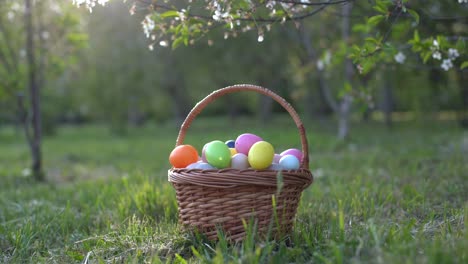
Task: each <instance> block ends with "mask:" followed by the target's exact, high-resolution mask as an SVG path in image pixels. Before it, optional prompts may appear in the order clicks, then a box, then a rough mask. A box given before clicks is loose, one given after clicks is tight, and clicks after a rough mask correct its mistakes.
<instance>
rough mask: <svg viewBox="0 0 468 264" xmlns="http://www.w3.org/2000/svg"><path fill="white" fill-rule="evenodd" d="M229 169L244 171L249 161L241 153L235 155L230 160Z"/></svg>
mask: <svg viewBox="0 0 468 264" xmlns="http://www.w3.org/2000/svg"><path fill="white" fill-rule="evenodd" d="M231 168H233V169H238V170H246V169H248V168H249V160H248V158H247V156H246V155H245V154H243V153H237V154H235V155H234V156H232V158H231Z"/></svg>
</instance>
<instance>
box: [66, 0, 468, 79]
mask: <svg viewBox="0 0 468 264" xmlns="http://www.w3.org/2000/svg"><path fill="white" fill-rule="evenodd" d="M74 2H75V3H76V4H77V5H81V4H86V5H87V6H88V8H92V7H93V6H94V5H95V3H96V2H98V3H100V4H105V3H106V2H107V1H92V0H87V1H74ZM354 2H355V1H353V0H333V1H332V0H329V1H290V0H288V1H281V0H280V1H248V0H236V1H223V0H221V1H219V0H209V1H205V0H204V1H191V0H190V1H175V2H174V1H167V0H166V1H150V0H148V1H146V0H135V1H133V6H132V8H131V11H130V12H131V13H132V14H133V13H135V12H136V10H142V9H143V10H147V11H146V12H147V13H148V14H147V15H146V16H145V18H144V20H143V21H142V26H143V30H144V32H145V35H146V36H147V37H148V38H150V39H151V41H152V44H150V49H153V46H154V44H159V45H161V46H164V47H166V46H171V47H172V48H173V49H174V48H177V47H178V46H180V45H181V44H184V45H186V46H187V45H189V44H193V43H194V42H195V41H196V40H198V39H200V38H201V37H202V36H204V35H206V34H207V33H208V32H211V31H213V30H216V29H219V28H221V29H222V30H221V31H222V34H223V35H224V38H225V39H226V38H229V37H236V36H237V35H238V34H240V33H243V32H247V31H255V32H257V34H258V38H257V41H258V42H263V41H264V39H265V34H266V33H267V32H269V31H270V30H271V28H272V26H276V25H278V24H283V23H285V22H287V21H293V22H297V21H301V20H305V19H307V18H309V17H311V16H313V15H316V14H318V13H319V12H321V11H323V10H325V9H327V8H328V9H333V8H335V7H338V6H340V5H346V4H354V5H356V6H357V7H358V8H357V9H359V11H358V12H359V15H361V16H362V17H364V19H363V21H361V22H359V23H356V24H355V25H354V29H355V31H356V32H357V33H359V34H361V35H364V36H363V38H359V39H355V40H354V41H353V42H354V43H353V44H354V45H350V44H352V43H345V45H343V46H342V47H343V48H344V49H345V51H344V52H343V55H345V56H346V57H348V58H351V59H353V61H354V63H355V65H356V67H357V69H358V70H359V72H361V73H363V74H366V73H368V72H369V71H371V70H372V69H373V68H375V67H376V66H377V65H378V64H382V63H388V62H392V61H393V60H395V61H396V62H397V63H404V60H405V59H406V55H404V54H403V53H402V52H401V51H399V50H400V47H402V46H405V45H411V46H412V47H413V49H412V50H413V52H415V53H417V54H420V55H421V57H422V58H423V61H424V62H427V60H428V58H429V57H430V55H432V54H437V53H436V52H438V51H439V50H438V49H435V48H434V47H433V48H432V49H430V47H428V46H427V45H425V44H422V43H426V44H427V43H430V42H432V41H433V39H435V38H438V39H439V42H440V43H441V46H438V47H437V48H441V50H440V52H448V50H452V52H451V53H450V54H449V56H448V57H446V58H444V59H443V60H442V61H443V62H442V64H440V67H441V68H442V69H444V70H449V69H450V68H452V67H453V65H454V64H453V63H454V62H456V64H458V65H459V66H457V67H458V68H460V69H461V68H462V66H463V68H464V67H466V65H468V62H466V60H467V59H468V58H466V55H465V54H466V53H467V50H466V45H465V44H464V43H465V41H466V39H465V38H464V37H461V36H463V34H465V33H466V30H467V29H466V24H463V23H459V22H462V21H463V20H466V19H467V17H464V16H463V12H464V11H466V5H465V2H463V1H461V2H458V3H457V2H456V1H453V2H451V3H449V2H447V3H445V2H444V3H440V1H434V2H433V5H431V6H432V7H433V8H432V9H431V11H429V12H431V13H429V14H426V13H425V12H428V11H426V10H425V9H426V7H427V6H428V5H429V4H428V3H423V4H418V3H412V2H411V3H410V2H409V1H407V0H375V1H370V4H369V5H367V6H366V5H364V4H362V3H357V2H356V3H354ZM432 10H435V11H434V12H435V13H436V14H432V12H433V11H432ZM445 10H450V11H451V12H453V14H451V16H449V17H446V16H444V17H441V16H440V15H439V13H443V12H444V11H445ZM421 13H422V15H421ZM465 13H466V12H465ZM353 14H357V12H353ZM458 14H460V15H458ZM439 18H442V19H439ZM430 20H447V21H449V22H452V23H451V24H453V26H454V27H455V28H457V27H458V29H455V28H454V30H445V31H444V32H441V33H442V34H444V35H438V33H437V32H433V31H431V32H430V33H429V36H427V37H426V36H425V37H424V39H423V40H422V42H420V40H417V39H412V40H411V39H409V37H408V35H412V34H411V33H413V32H414V33H415V34H417V30H418V28H421V27H422V28H424V27H425V26H426V25H427V24H431V21H430ZM398 28H400V30H395V29H398ZM395 31H397V32H395ZM450 31H454V33H455V35H454V36H450V35H448V33H449V32H450ZM442 39H445V40H443V41H442ZM447 39H450V41H448V40H447ZM452 39H454V40H455V41H457V40H458V43H455V42H453V41H451V40H452ZM362 40H363V41H362ZM342 41H343V40H342ZM442 43H443V44H442ZM350 46H351V49H349V47H350ZM424 47H425V48H424ZM454 54H457V56H455V55H454ZM433 57H434V58H435V59H437V58H438V56H437V55H435V56H433ZM457 57H460V58H459V59H457ZM439 60H441V58H439Z"/></svg>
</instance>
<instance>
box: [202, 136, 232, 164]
mask: <svg viewBox="0 0 468 264" xmlns="http://www.w3.org/2000/svg"><path fill="white" fill-rule="evenodd" d="M205 157H206V160H207V161H208V163H209V164H210V165H211V166H214V167H216V168H218V169H224V168H227V167H229V165H230V164H231V151H229V148H228V146H227V145H226V144H224V142H222V141H219V140H215V141H211V142H210V143H208V144H207V145H206V149H205Z"/></svg>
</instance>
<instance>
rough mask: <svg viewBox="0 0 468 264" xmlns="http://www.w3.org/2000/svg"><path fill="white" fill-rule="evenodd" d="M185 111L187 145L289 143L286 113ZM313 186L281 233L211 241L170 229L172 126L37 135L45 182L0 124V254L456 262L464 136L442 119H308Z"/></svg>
mask: <svg viewBox="0 0 468 264" xmlns="http://www.w3.org/2000/svg"><path fill="white" fill-rule="evenodd" d="M226 122H227V120H225V119H214V118H211V119H197V120H196V121H195V123H194V124H193V127H192V128H191V129H190V130H189V131H188V137H187V139H186V143H188V144H193V145H194V146H196V147H197V148H198V149H201V147H202V146H203V144H204V143H206V142H208V141H211V140H215V139H220V140H223V141H224V140H227V139H231V138H235V137H236V136H237V135H238V134H240V133H244V132H253V133H257V134H259V135H261V136H262V137H263V138H264V139H266V140H268V141H269V142H271V143H272V144H273V145H274V146H275V147H276V148H277V149H278V150H281V149H286V148H289V147H298V146H299V138H298V133H297V131H296V130H295V128H294V125H293V123H292V121H291V120H289V119H288V118H284V117H277V118H274V119H272V120H271V122H269V123H268V124H267V125H262V124H260V123H257V122H255V121H252V120H250V121H248V120H243V119H241V120H236V121H229V124H230V126H226ZM306 129H307V132H308V138H309V143H310V148H309V150H310V160H311V162H310V166H311V169H312V171H313V173H314V176H315V181H314V183H313V184H312V185H311V186H310V187H309V188H308V189H307V190H306V191H305V192H304V193H303V196H302V200H301V204H300V207H299V210H298V214H297V218H296V223H295V229H294V231H293V232H292V233H291V234H290V236H289V237H288V238H285V239H282V240H279V241H271V242H262V241H258V240H256V239H255V237H253V238H252V237H250V238H249V239H247V240H246V241H245V243H243V244H236V245H229V244H226V243H225V242H224V241H221V242H219V243H213V242H209V241H206V240H204V239H203V238H200V237H195V236H193V235H187V234H184V233H182V232H180V229H179V226H178V225H177V204H176V200H175V193H174V191H173V189H172V186H171V185H170V184H169V183H168V182H167V169H168V168H169V163H168V161H167V157H168V154H169V152H170V150H171V149H172V148H173V145H174V143H175V139H176V135H177V129H176V128H174V126H173V125H172V124H165V125H159V126H155V125H154V126H147V127H144V128H138V129H137V128H132V129H130V130H129V131H128V134H127V135H125V136H116V135H112V134H111V133H110V132H109V131H108V130H107V129H106V128H105V127H102V126H84V127H61V128H60V129H59V130H58V131H57V135H56V136H54V137H49V138H46V139H45V140H44V147H43V152H44V159H45V168H46V170H47V177H48V182H47V183H40V184H38V183H35V182H33V181H31V180H30V179H29V178H28V175H29V171H28V169H27V166H28V161H29V156H28V148H27V146H26V145H25V143H24V140H23V138H22V137H21V136H18V135H16V133H17V131H15V130H14V129H13V128H11V127H1V128H0V262H6V263H29V262H30V263H75V262H82V263H83V262H87V263H99V262H103V263H106V262H110V263H122V262H123V263H128V262H137V263H141V262H151V263H161V262H163V263H165V262H172V261H174V262H178V263H186V262H188V263H199V262H201V263H205V262H207V263H228V262H232V263H305V262H312V263H363V262H364V263H468V252H467V250H466V249H467V248H468V231H467V230H466V226H467V223H468V202H467V201H468V132H466V131H463V130H461V129H459V128H458V127H457V126H456V124H454V123H450V122H427V124H425V123H422V122H416V123H415V122H404V123H403V122H402V123H397V124H395V127H394V128H393V129H392V130H388V129H386V128H385V127H384V126H383V125H381V124H379V123H368V124H363V123H355V124H353V127H352V129H353V130H352V132H353V133H352V137H351V138H350V140H348V141H347V142H339V141H337V140H336V139H335V137H334V124H333V123H329V122H318V121H317V122H314V123H312V122H310V123H306Z"/></svg>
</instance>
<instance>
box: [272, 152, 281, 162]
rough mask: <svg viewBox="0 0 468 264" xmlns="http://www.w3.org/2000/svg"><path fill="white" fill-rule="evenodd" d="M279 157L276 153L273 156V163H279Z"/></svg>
mask: <svg viewBox="0 0 468 264" xmlns="http://www.w3.org/2000/svg"><path fill="white" fill-rule="evenodd" d="M280 159H281V155H280V154H276V153H275V155H274V156H273V163H279V160H280Z"/></svg>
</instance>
